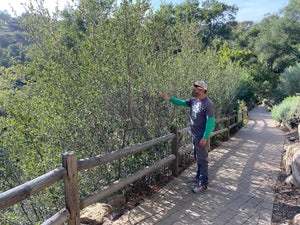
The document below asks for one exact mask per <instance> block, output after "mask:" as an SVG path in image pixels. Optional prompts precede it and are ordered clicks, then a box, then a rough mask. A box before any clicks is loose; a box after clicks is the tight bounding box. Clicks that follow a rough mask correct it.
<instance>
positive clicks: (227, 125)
mask: <svg viewBox="0 0 300 225" xmlns="http://www.w3.org/2000/svg"><path fill="white" fill-rule="evenodd" d="M227 118H228V119H227V122H226V127H227V138H228V139H229V138H230V115H228V116H227Z"/></svg>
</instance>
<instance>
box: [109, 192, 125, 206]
mask: <svg viewBox="0 0 300 225" xmlns="http://www.w3.org/2000/svg"><path fill="white" fill-rule="evenodd" d="M108 204H109V205H111V206H113V207H118V206H122V205H125V204H126V196H125V195H116V196H114V198H113V199H112V200H110V201H109V202H108Z"/></svg>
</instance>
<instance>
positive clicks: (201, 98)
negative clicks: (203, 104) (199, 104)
mask: <svg viewBox="0 0 300 225" xmlns="http://www.w3.org/2000/svg"><path fill="white" fill-rule="evenodd" d="M205 98H206V95H199V96H198V99H199V100H203V99H205Z"/></svg>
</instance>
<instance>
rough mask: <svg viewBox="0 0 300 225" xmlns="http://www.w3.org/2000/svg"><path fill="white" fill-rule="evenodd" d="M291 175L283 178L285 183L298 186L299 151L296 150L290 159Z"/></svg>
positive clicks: (299, 175) (299, 169)
mask: <svg viewBox="0 0 300 225" xmlns="http://www.w3.org/2000/svg"><path fill="white" fill-rule="evenodd" d="M291 173H292V174H291V175H290V176H288V177H287V178H286V179H285V182H286V183H287V184H291V185H294V186H296V187H298V188H299V187H300V151H297V152H296V153H295V154H294V156H293V159H292V164H291Z"/></svg>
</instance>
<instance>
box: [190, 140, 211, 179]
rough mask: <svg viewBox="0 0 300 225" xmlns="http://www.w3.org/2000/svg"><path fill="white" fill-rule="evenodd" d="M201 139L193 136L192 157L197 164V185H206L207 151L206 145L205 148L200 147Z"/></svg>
mask: <svg viewBox="0 0 300 225" xmlns="http://www.w3.org/2000/svg"><path fill="white" fill-rule="evenodd" d="M201 139H202V137H197V136H193V148H194V157H195V160H196V161H197V164H198V170H197V178H198V179H199V183H201V184H203V185H207V184H208V159H207V158H208V150H207V144H206V146H205V147H200V145H199V144H200V140H201Z"/></svg>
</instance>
